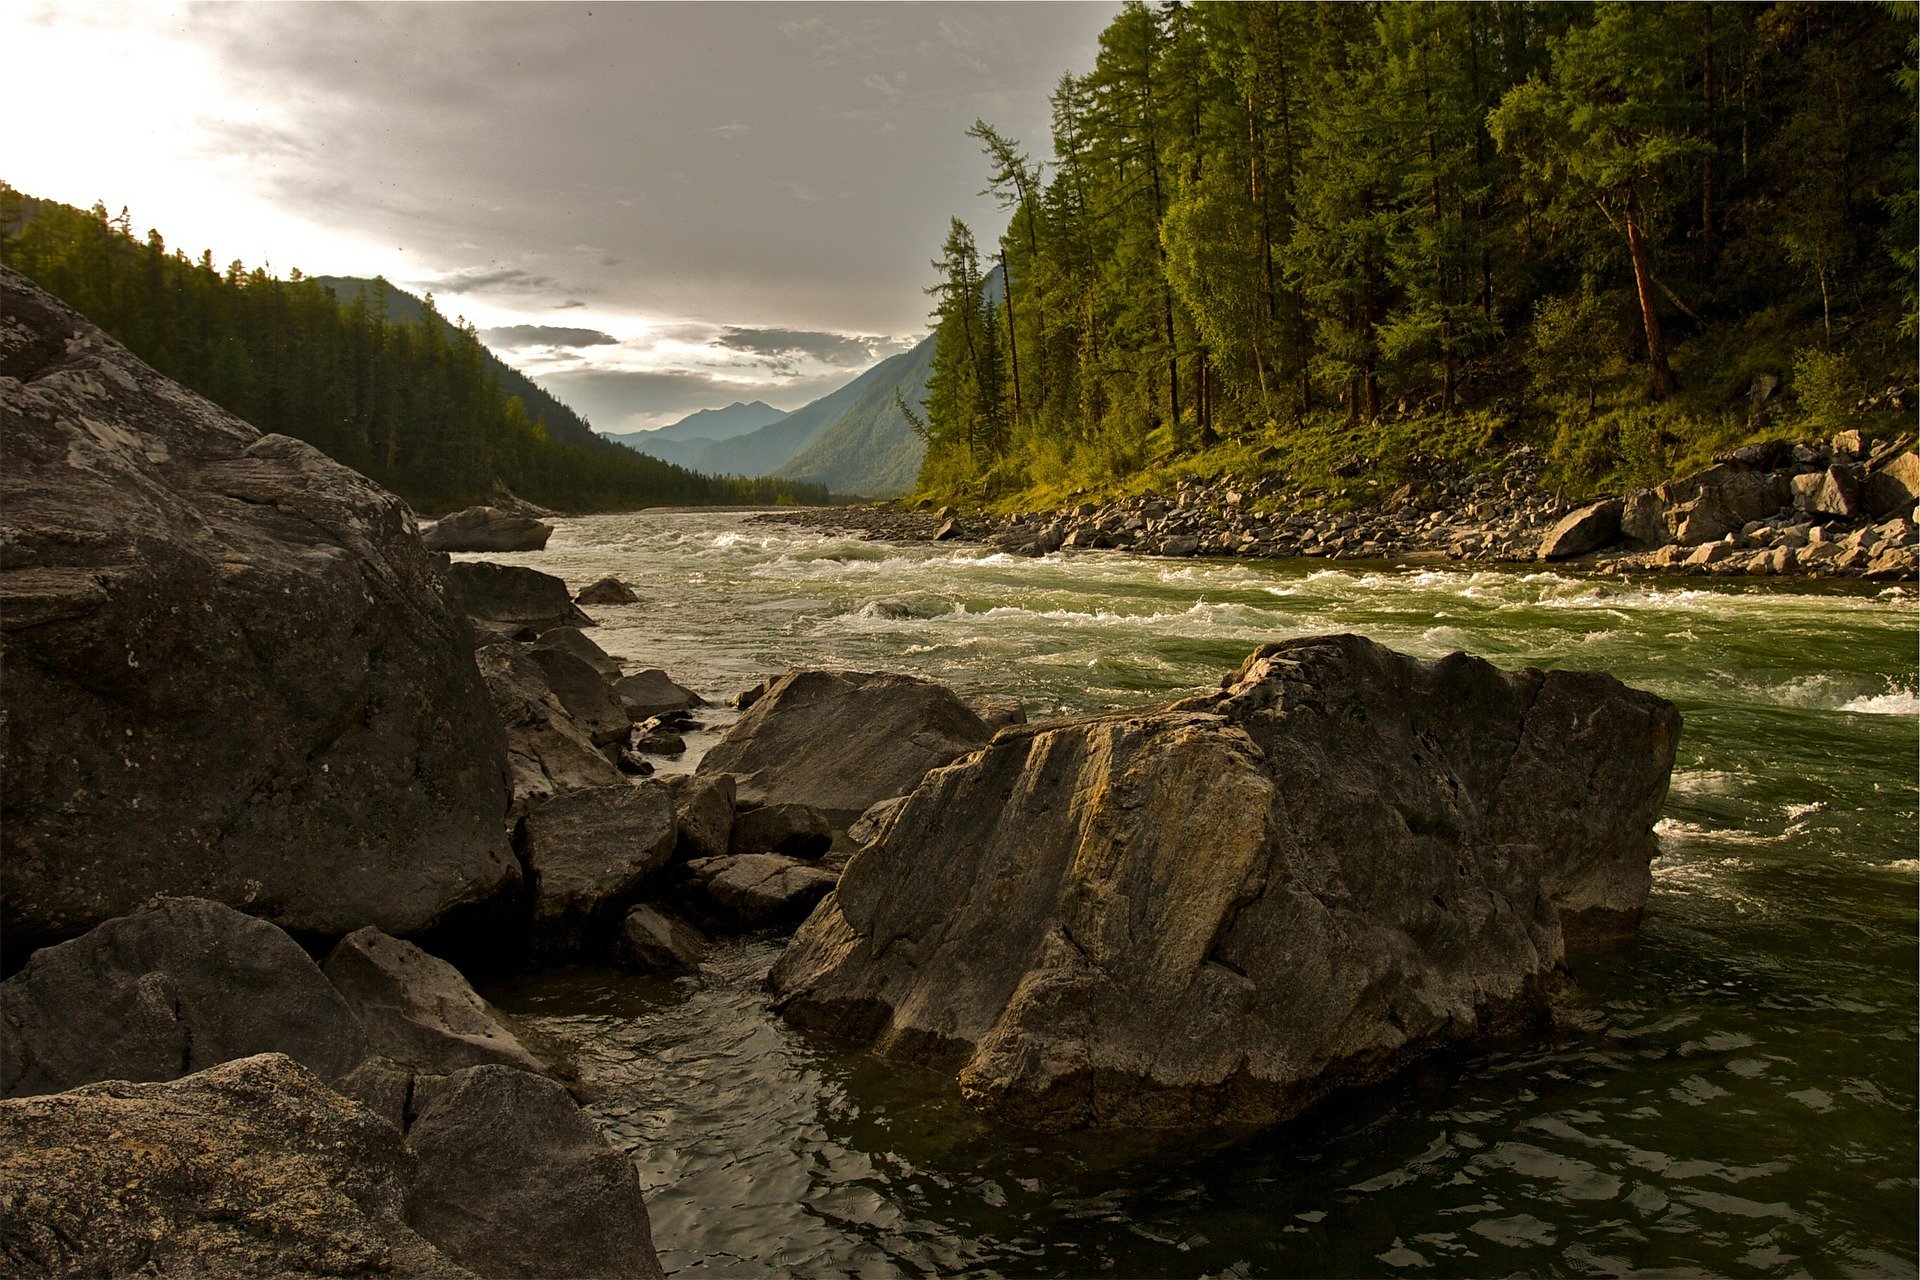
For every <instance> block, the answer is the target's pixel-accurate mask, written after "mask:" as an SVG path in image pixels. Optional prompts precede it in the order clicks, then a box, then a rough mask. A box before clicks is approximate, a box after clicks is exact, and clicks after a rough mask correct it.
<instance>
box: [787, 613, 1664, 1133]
mask: <svg viewBox="0 0 1920 1280" xmlns="http://www.w3.org/2000/svg"><path fill="white" fill-rule="evenodd" d="M1679 729H1680V719H1679V716H1678V714H1677V713H1676V712H1675V711H1674V709H1673V707H1672V706H1671V705H1670V704H1668V703H1667V702H1665V701H1663V700H1662V699H1659V698H1657V697H1654V696H1652V695H1650V694H1646V693H1641V692H1638V691H1635V690H1632V689H1628V688H1627V687H1626V686H1624V685H1622V684H1620V683H1619V682H1618V681H1617V680H1614V679H1612V678H1611V677H1609V676H1606V675H1603V674H1600V673H1595V672H1569V671H1554V672H1541V671H1536V670H1523V671H1516V672H1504V671H1501V670H1499V669H1497V668H1495V667H1493V666H1492V665H1491V664H1489V663H1486V662H1484V661H1481V660H1479V659H1476V658H1472V657H1468V656H1466V655H1464V654H1455V655H1452V656H1450V657H1447V658H1443V659H1440V660H1439V661H1436V662H1422V661H1419V660H1417V659H1413V658H1409V657H1406V656H1403V655H1401V654H1397V653H1394V652H1392V651H1390V650H1387V649H1384V648H1382V647H1381V646H1379V645H1376V644H1373V643H1372V642H1370V641H1368V640H1365V639H1362V638H1360V637H1358V636H1328V637H1315V638H1312V639H1304V640H1295V641H1287V642H1284V643H1281V644H1275V645H1268V646H1265V647H1263V648H1262V649H1260V650H1258V651H1257V652H1255V654H1254V655H1253V656H1252V657H1251V658H1249V659H1248V661H1247V662H1246V664H1244V665H1243V666H1242V667H1241V669H1240V670H1239V671H1238V672H1236V673H1235V674H1234V675H1233V676H1231V677H1229V678H1228V679H1227V680H1226V681H1225V682H1224V684H1223V687H1222V688H1221V689H1220V690H1218V691H1217V692H1213V693H1209V694H1205V695H1202V696H1198V697H1194V698H1190V699H1186V700H1183V701H1181V702H1178V703H1174V704H1171V705H1170V706H1168V707H1165V708H1161V709H1157V710H1149V711H1142V712H1134V713H1123V714H1116V715H1107V716H1095V717H1089V718H1086V719H1082V720H1069V721H1062V722H1057V723H1053V724H1043V725H1031V726H1025V727H1022V728H1009V729H1002V730H1001V731H1000V733H999V735H998V737H996V739H995V740H994V742H993V743H992V744H991V745H990V746H988V747H987V748H986V749H985V750H983V751H981V752H980V753H979V754H978V755H975V756H973V757H970V758H969V759H967V760H964V761H962V762H960V763H957V764H955V765H953V766H950V767H948V768H945V769H941V770H938V771H936V772H934V773H932V774H929V775H928V776H927V777H926V779H925V780H924V781H923V782H922V783H921V785H920V786H919V787H917V788H915V789H914V791H913V792H912V793H911V794H909V796H908V797H907V799H906V801H905V803H904V804H903V805H902V806H901V807H900V809H899V810H898V811H897V812H896V813H895V814H894V815H893V816H892V817H891V818H890V819H889V820H888V822H887V824H886V825H885V827H884V828H883V830H882V831H881V833H880V834H879V835H878V837H877V838H876V839H875V840H874V841H873V843H871V844H869V845H867V846H866V847H865V848H863V849H862V850H860V851H859V852H857V853H855V854H854V855H853V857H852V860H851V861H850V862H849V863H848V864H847V867H846V869H845V871H844V872H843V873H842V875H841V878H840V882H839V886H838V888H837V889H836V890H835V892H834V893H833V894H832V895H831V896H830V897H828V898H827V899H826V900H825V901H824V902H823V903H822V904H821V905H820V907H819V908H818V909H817V910H816V911H815V912H814V914H813V915H812V916H811V917H810V918H809V919H808V920H807V922H806V923H805V925H803V926H802V927H801V929H800V931H799V933H798V934H797V935H796V936H795V938H794V940H793V943H792V944H791V945H790V946H789V947H788V949H787V951H786V953H785V954H784V955H783V956H782V957H781V959H780V961H779V962H778V964H776V965H775V967H774V970H773V973H772V975H771V977H770V979H769V981H770V984H771V986H772V987H773V989H774V991H775V993H776V1000H777V1001H778V1004H779V1006H780V1007H781V1008H782V1009H783V1010H784V1012H785V1013H786V1014H787V1016H789V1017H790V1018H793V1019H795V1020H796V1021H798V1022H800V1023H801V1024H802V1025H805V1026H810V1027H817V1028H820V1029H824V1030H828V1031H831V1032H833V1033H834V1034H836V1035H839V1036H843V1037H847V1038H851V1039H854V1040H857V1041H860V1042H863V1043H867V1044H870V1045H872V1046H873V1047H874V1049H876V1050H877V1051H879V1052H881V1053H882V1054H890V1055H896V1056H900V1057H904V1058H911V1059H923V1060H927V1061H930V1062H933V1063H936V1064H939V1065H941V1066H943V1067H946V1068H949V1069H956V1070H957V1074H958V1081H959V1084H960V1087H961V1089H962V1091H963V1093H964V1094H965V1095H966V1096H967V1097H968V1098H969V1099H970V1100H971V1101H972V1102H974V1103H975V1104H976V1105H977V1106H979V1107H981V1108H982V1109H984V1110H986V1111H988V1112H990V1113H992V1114H995V1115H997V1116H1000V1117H1001V1118H1003V1119H1006V1120H1008V1121H1010V1122H1012V1123H1015V1124H1019V1125H1025V1126H1030V1127H1035V1128H1043V1129H1069V1128H1080V1127H1090V1126H1098V1127H1127V1128H1136V1129H1156V1130H1181V1131H1184V1130H1195V1129H1208V1128H1215V1127H1230V1128H1241V1127H1249V1126H1259V1125H1265V1124H1271V1123H1276V1122H1278V1121H1282V1120H1286V1119H1288V1118H1290V1117H1292V1116H1294V1115H1297V1114H1298V1113H1299V1112H1300V1111H1301V1110H1303V1109H1304V1108H1306V1107H1308V1106H1310V1105H1312V1104H1313V1103H1314V1102H1316V1101H1317V1100H1319V1099H1321V1098H1323V1097H1325V1096H1327V1095H1328V1094H1330V1093H1332V1092H1333V1091H1335V1090H1337V1089H1340V1088H1344V1087H1347V1086H1352V1085H1358V1084H1364V1083H1368V1082H1372V1081H1377V1080H1381V1079H1384V1078H1385V1077H1387V1076H1388V1075H1390V1074H1392V1073H1393V1072H1394V1071H1396V1070H1398V1069H1399V1068H1400V1067H1401V1066H1403V1065H1405V1064H1407V1063H1409V1062H1411V1061H1413V1060H1415V1059H1417V1058H1419V1057H1420V1056H1422V1055H1424V1054H1426V1053H1429V1052H1431V1051H1432V1050H1434V1049H1435V1048H1437V1047H1439V1046H1441V1045H1444V1044H1448V1043H1452V1042H1458V1041H1462V1040H1468V1039H1472V1038H1475V1037H1479V1036H1484V1035H1487V1034H1489V1033H1494V1032H1500V1031H1505V1030H1510V1029H1514V1028H1518V1027H1523V1026H1527V1025H1531V1024H1532V1023H1533V1022H1534V1021H1535V1020H1537V1019H1539V1018H1541V1017H1542V1016H1543V1015H1544V1013H1545V1009H1546V997H1547V992H1548V990H1549V989H1550V987H1551V985H1552V983H1553V982H1554V981H1555V978H1556V974H1557V973H1558V972H1559V970H1560V967H1561V965H1562V963H1563V960H1564V958H1565V956H1566V954H1567V947H1568V944H1569V941H1572V942H1574V943H1576V944H1578V945H1582V946H1586V945H1593V944H1594V943H1595V942H1596V941H1598V940H1599V939H1601V938H1604V937H1610V936H1611V937H1618V936H1621V935H1623V934H1630V933H1631V931H1632V929H1633V928H1634V927H1635V926H1636V925H1637V922H1638V917H1639V913H1640V910H1641V908H1642V906H1643V905H1644V903H1645V901H1646V896H1647V892H1648V888H1649V885H1650V883H1651V876H1650V873H1649V870H1648V864H1649V862H1650V860H1651V858H1652V856H1653V854H1654V853H1655V851H1656V847H1657V846H1656V842H1655V839H1654V835H1653V822H1654V820H1655V818H1656V817H1657V816H1658V813H1659V810H1660V805H1661V802H1662V801H1663V799H1664V798H1665V795H1666V787H1667V780H1668V775H1669V773H1670V772H1671V769H1672V765H1673V758H1674V748H1675V744H1676V741H1677V739H1678V736H1679Z"/></svg>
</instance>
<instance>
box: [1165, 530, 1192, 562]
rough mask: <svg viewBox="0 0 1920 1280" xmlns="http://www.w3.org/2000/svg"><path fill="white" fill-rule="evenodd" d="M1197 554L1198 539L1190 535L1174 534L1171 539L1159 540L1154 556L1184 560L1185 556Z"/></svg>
mask: <svg viewBox="0 0 1920 1280" xmlns="http://www.w3.org/2000/svg"><path fill="white" fill-rule="evenodd" d="M1199 552H1200V539H1198V538H1196V537H1194V536H1192V535H1191V534H1184V533H1183V534H1176V535H1175V536H1173V537H1171V538H1163V539H1161V541H1160V546H1159V549H1158V550H1157V551H1156V552H1155V553H1154V554H1156V555H1162V556H1174V557H1181V558H1184V557H1186V556H1192V555H1198V554H1199Z"/></svg>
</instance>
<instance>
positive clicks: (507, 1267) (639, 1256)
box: [407, 1066, 663, 1280]
mask: <svg viewBox="0 0 1920 1280" xmlns="http://www.w3.org/2000/svg"><path fill="white" fill-rule="evenodd" d="M407 1145H408V1146H409V1147H411V1148H412V1149H413V1153H414V1156H415V1158H416V1161H417V1168H416V1170H415V1172H414V1174H413V1176H412V1178H411V1180H410V1185H409V1188H408V1195H407V1221H408V1223H409V1224H410V1225H411V1226H412V1227H413V1228H414V1230H415V1231H417V1232H419V1233H420V1234H421V1235H423V1236H425V1237H427V1238H429V1239H431V1240H433V1241H434V1242H435V1243H436V1244H437V1245H438V1247H439V1248H440V1249H441V1250H442V1251H443V1252H444V1253H446V1254H447V1255H449V1256H450V1257H452V1258H453V1259H454V1260H455V1261H456V1262H458V1263H460V1264H461V1265H462V1266H465V1267H467V1268H468V1269H470V1270H471V1271H473V1272H474V1273H475V1274H476V1275H481V1276H487V1277H502V1278H506V1277H529V1278H536V1277H548V1276H567V1277H570V1278H571V1277H578V1278H581V1280H587V1278H593V1280H598V1278H601V1277H605V1278H606V1280H630V1278H636V1277H652V1278H657V1277H660V1276H661V1275H662V1274H663V1273H662V1271H661V1269H660V1260H659V1258H658V1257H656V1256H655V1254H654V1249H653V1236H652V1231H651V1229H650V1226H649V1223H648V1221H647V1208H646V1203H645V1201H644V1199H643V1198H642V1196H641V1193H640V1177H639V1174H638V1172H637V1171H636V1170H635V1169H634V1167H633V1161H632V1160H631V1159H629V1158H628V1157H627V1156H626V1155H625V1154H623V1153H622V1152H620V1151H617V1150H615V1149H614V1148H613V1147H612V1146H611V1145H610V1144H609V1143H608V1142H607V1140H606V1139H605V1138H603V1137H602V1136H601V1135H600V1131H599V1130H598V1129H597V1128H596V1127H595V1126H594V1123H593V1121H591V1120H590V1119H588V1118H587V1116H586V1115H585V1113H583V1112H582V1111H581V1110H580V1108H579V1107H578V1106H576V1105H575V1104H574V1102H573V1099H572V1098H570V1097H568V1096H567V1092H566V1090H565V1089H563V1088H561V1087H560V1086H559V1085H558V1084H555V1083H554V1082H553V1081H551V1080H543V1079H541V1078H540V1077H538V1076H533V1075H528V1074H527V1073H526V1072H524V1071H515V1070H512V1069H510V1068H507V1067H498V1066H483V1067H473V1068H470V1069H468V1070H465V1071H461V1072H459V1073H457V1074H456V1075H454V1076H453V1077H452V1078H451V1079H450V1080H449V1081H448V1082H447V1084H446V1086H445V1087H444V1088H441V1089H439V1090H436V1091H435V1093H434V1095H433V1098H432V1100H431V1102H429V1103H428V1105H427V1106H426V1107H425V1109H424V1110H422V1112H421V1113H420V1116H419V1118H418V1119H417V1120H415V1121H414V1123H413V1125H412V1126H411V1127H410V1128H409V1129H408V1130H407Z"/></svg>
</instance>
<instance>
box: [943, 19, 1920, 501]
mask: <svg viewBox="0 0 1920 1280" xmlns="http://www.w3.org/2000/svg"><path fill="white" fill-rule="evenodd" d="M1914 32H1915V7H1914V5H1912V4H1910V3H1907V4H1800V3H1781V4H1732V3H1663V4H1600V5H1588V4H1522V3H1513V4H1493V3H1459V4H1428V3H1405V4H1320V5H1311V4H1283V3H1244V4H1242V3H1196V4H1164V5H1146V4H1140V3H1133V4H1129V5H1128V6H1127V7H1126V9H1125V10H1124V11H1123V12H1122V13H1121V14H1120V15H1119V16H1118V17H1116V18H1115V20H1114V21H1113V22H1112V23H1111V24H1110V25H1109V26H1108V28H1107V29H1106V31H1105V32H1104V33H1103V34H1102V36H1101V38H1100V49H1099V54H1098V57H1097V60H1096V62H1095V65H1094V66H1093V67H1092V68H1091V69H1090V70H1088V71H1086V72H1085V73H1084V74H1068V75H1064V76H1063V77H1062V78H1061V79H1060V81H1059V84H1058V87H1057V89H1056V91H1055V93H1054V95H1053V100H1052V101H1053V137H1052V149H1053V153H1054V156H1055V157H1056V158H1055V159H1054V160H1053V161H1051V162H1049V163H1047V164H1045V165H1042V164H1039V163H1036V162H1035V160H1034V159H1033V158H1032V154H1031V152H1030V150H1029V149H1028V148H1027V147H1026V146H1024V145H1023V144H1022V142H1021V141H1019V140H1015V139H1009V138H1006V137H1004V136H1003V135H1002V134H1001V133H999V132H998V131H997V130H996V129H994V128H993V127H992V126H991V125H990V124H988V123H986V122H979V123H977V124H976V125H975V126H974V129H973V131H972V132H973V135H974V136H975V137H976V138H977V139H978V140H979V142H980V144H981V149H982V152H983V154H984V157H985V160H986V173H987V182H988V188H989V189H990V190H991V191H992V192H993V193H995V194H997V195H998V196H999V198H1000V202H1001V204H1002V206H1003V207H1004V208H1006V209H1007V210H1008V211H1009V213H1010V222H1009V226H1008V228H1007V231H1006V234H1005V236H1004V237H1003V238H1002V239H1001V240H1000V241H999V242H998V243H997V244H980V243H977V242H976V240H975V238H974V236H973V233H972V231H971V229H970V228H968V227H967V226H966V225H965V224H963V223H961V222H960V221H958V220H957V219H956V220H955V221H954V222H953V224H952V228H951V231H950V233H949V235H948V237H947V239H946V242H945V244H944V245H943V246H942V248H941V252H940V257H939V259H938V260H937V261H936V262H935V264H934V265H935V267H936V269H937V271H938V280H937V283H936V285H935V287H934V288H933V289H932V290H930V291H929V292H930V293H932V294H933V295H934V301H935V310H934V320H935V322H936V324H937V326H938V333H939V344H938V346H939V349H938V355H937V359H936V366H935V371H934V376H933V380H932V384H931V388H930V399H929V404H928V410H927V413H926V415H925V418H924V421H923V422H922V424H921V427H922V430H923V433H924V434H925V435H926V437H927V440H928V445H929V448H928V454H927V459H926V462H925V465H924V467H923V470H922V472H921V486H922V488H923V490H925V491H927V492H929V493H931V494H938V495H942V496H956V497H971V498H975V499H986V500H996V499H998V500H1002V501H1005V502H1009V503H1012V502H1016V501H1026V502H1032V501H1034V500H1036V499H1044V498H1046V497H1049V496H1058V495H1059V494H1060V493H1062V492H1071V491H1074V490H1077V489H1088V488H1092V489H1099V488H1123V487H1126V486H1127V485H1129V484H1133V485H1140V484H1145V483H1149V482H1150V481H1151V479H1152V477H1154V476H1155V475H1156V474H1159V473H1161V472H1164V471H1166V470H1169V469H1171V470H1175V471H1179V470H1189V471H1193V472H1197V473H1206V472H1210V471H1220V470H1225V469H1230V468H1231V469H1236V470H1240V469H1245V470H1252V471H1265V472H1269V473H1273V472H1280V473H1285V474H1287V475H1288V476H1289V477H1290V478H1292V479H1294V480H1295V481H1298V482H1299V483H1301V484H1302V485H1303V486H1305V487H1319V486H1325V487H1327V488H1331V489H1341V488H1347V489H1352V488H1353V487H1355V486H1356V485H1358V486H1360V487H1362V488H1364V486H1365V485H1367V484H1368V483H1369V482H1370V481H1371V480H1374V479H1388V478H1391V477H1392V476H1394V475H1396V474H1398V473H1402V472H1406V471H1408V470H1412V469H1417V468H1418V467H1420V466H1421V465H1424V464H1429V463H1431V462H1433V461H1434V460H1436V459H1444V460H1449V461H1451V462H1453V463H1456V464H1460V465H1474V464H1476V463H1479V462H1482V461H1490V460H1492V459H1493V458H1496V457H1497V456H1498V455H1499V454H1500V453H1501V452H1502V451H1503V450H1505V449H1507V448H1511V447H1513V446H1516V445H1520V444H1532V445H1535V446H1537V447H1538V448H1539V449H1540V450H1542V451H1543V452H1544V454H1545V455H1546V459H1547V462H1548V465H1549V467H1550V473H1551V475H1552V477H1553V479H1554V480H1555V482H1556V483H1557V484H1558V485H1560V486H1561V487H1562V488H1564V489H1567V490H1570V491H1576V492H1577V491H1581V490H1593V489H1598V488H1602V487H1609V486H1622V485H1626V484H1631V483H1644V482H1647V481H1649V480H1655V479H1659V478H1661V477H1663V476H1665V475H1668V474H1672V473H1673V472H1674V471H1676V470H1678V469H1680V468H1682V467H1683V466H1685V465H1688V464H1691V463H1694V462H1697V461H1700V460H1702V459H1704V458H1706V457H1707V456H1710V455H1711V454H1712V453H1713V452H1714V451H1716V450H1719V449H1724V448H1726V447H1728V446H1730V445H1734V444H1737V443H1740V442H1741V441H1744V440H1747V439H1757V438H1764V437H1769V436H1782V435H1808V434H1820V433H1823V432H1827V431H1831V430H1838V429H1842V428H1845V427H1848V426H1871V425H1873V424H1874V423H1875V422H1876V421H1879V422H1883V423H1885V422H1898V423H1899V424H1900V425H1910V419H1911V409H1912V405H1913V399H1912V396H1913V386H1914V381H1915V360H1914V315H1915V293H1914V270H1915V241H1916V229H1915V186H1916V174H1915V111H1914V100H1915V73H1914V65H1915V34H1914ZM1003 282H1004V285H1003Z"/></svg>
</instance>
